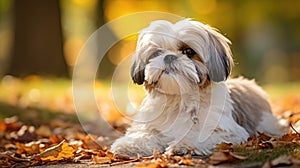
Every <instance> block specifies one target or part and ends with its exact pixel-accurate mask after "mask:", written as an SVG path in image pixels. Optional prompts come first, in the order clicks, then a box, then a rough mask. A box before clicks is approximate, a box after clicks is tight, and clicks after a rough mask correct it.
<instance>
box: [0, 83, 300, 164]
mask: <svg viewBox="0 0 300 168" xmlns="http://www.w3.org/2000/svg"><path fill="white" fill-rule="evenodd" d="M6 80H8V81H2V84H1V86H0V167H28V166H31V167H51V168H53V167H61V166H63V167H72V168H80V167H87V166H89V167H116V168H117V167H209V166H218V167H232V166H234V167H262V166H263V167H273V166H298V165H300V134H299V133H298V130H300V127H299V125H300V124H299V123H300V122H298V121H299V119H300V113H299V112H300V98H299V95H297V93H298V91H299V90H297V89H298V87H297V86H298V85H293V86H291V85H289V87H287V86H284V85H280V86H275V85H271V86H265V87H264V88H265V89H266V90H267V91H268V92H270V93H271V101H272V105H273V109H274V113H275V114H276V115H277V116H278V117H280V118H282V120H283V121H285V122H286V123H289V124H290V129H291V130H294V131H290V133H288V134H286V135H284V136H281V137H273V136H270V135H266V134H260V135H259V136H258V137H251V138H249V140H248V141H247V142H246V143H243V144H240V145H232V144H226V143H222V144H219V145H218V146H217V147H216V149H215V152H214V153H213V154H212V155H210V156H191V155H185V156H169V155H165V154H160V153H158V152H157V151H155V150H154V151H153V156H151V157H147V158H142V157H131V158H130V157H127V156H120V155H118V156H116V155H114V154H113V153H112V152H110V150H109V146H110V144H111V143H112V142H113V141H114V140H115V139H116V137H117V136H116V135H115V134H112V130H107V129H95V127H96V128H99V127H98V126H95V125H97V123H95V122H97V121H89V122H84V123H83V122H79V120H78V116H77V115H76V113H74V107H73V105H72V94H71V93H72V92H71V91H70V90H71V85H70V81H65V80H54V82H53V80H50V81H49V80H46V79H41V78H37V77H33V78H30V79H24V80H19V79H15V78H9V79H6ZM49 83H50V84H53V83H55V85H51V86H49ZM96 90H97V91H98V92H99V93H101V94H100V95H98V96H99V97H100V98H98V99H97V100H98V101H99V103H100V104H101V103H102V104H106V106H108V107H110V108H106V110H108V111H106V112H105V111H104V112H103V113H105V114H110V115H106V116H105V115H104V116H105V117H106V120H107V121H109V122H110V124H111V125H113V126H114V128H115V129H117V130H119V131H121V132H124V130H125V129H126V127H127V126H128V124H127V123H126V122H123V121H124V120H122V119H121V118H120V115H118V113H117V112H116V111H114V110H113V108H111V105H112V103H111V102H110V101H111V100H109V99H108V98H107V97H106V96H105V95H104V94H108V93H109V92H108V90H109V89H108V85H105V84H103V83H97V84H96ZM284 90H285V92H284ZM288 91H289V92H288ZM136 93H138V91H137V92H136ZM103 97H104V98H103ZM136 97H138V96H136ZM83 127H85V128H92V130H94V131H93V132H89V133H87V132H86V131H85V130H84V129H83Z"/></svg>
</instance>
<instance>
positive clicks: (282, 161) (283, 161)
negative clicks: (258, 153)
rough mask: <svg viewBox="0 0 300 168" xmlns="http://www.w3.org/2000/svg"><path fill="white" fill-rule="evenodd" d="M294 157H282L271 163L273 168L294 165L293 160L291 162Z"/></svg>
mask: <svg viewBox="0 0 300 168" xmlns="http://www.w3.org/2000/svg"><path fill="white" fill-rule="evenodd" d="M291 158H292V156H290V155H282V156H279V157H278V158H276V159H274V160H272V161H271V162H270V164H271V166H272V167H275V166H276V167H278V166H289V165H292V164H293V163H292V160H291Z"/></svg>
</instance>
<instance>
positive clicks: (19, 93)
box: [0, 76, 300, 121]
mask: <svg viewBox="0 0 300 168" xmlns="http://www.w3.org/2000/svg"><path fill="white" fill-rule="evenodd" d="M94 86H95V88H94V89H95V95H96V102H97V104H98V107H99V111H101V112H100V113H101V115H102V116H103V117H104V118H105V119H106V120H107V121H115V120H118V119H120V118H122V117H124V115H129V116H131V115H133V114H135V113H136V109H137V108H138V107H139V105H140V104H141V101H142V100H143V98H144V97H145V96H146V93H145V91H144V89H143V87H142V86H139V85H135V84H133V83H130V84H129V86H127V85H124V84H115V85H114V86H113V87H116V90H117V92H118V93H117V95H116V94H115V93H114V95H113V93H112V84H111V82H110V81H96V83H95V85H94ZM263 88H264V89H265V90H266V91H267V92H268V94H269V95H270V98H271V101H272V102H273V104H275V105H277V106H280V111H285V110H287V109H290V110H292V111H297V110H298V109H300V95H299V93H300V82H296V83H282V84H270V85H265V86H263ZM121 92H122V93H121ZM0 103H4V104H8V105H12V106H17V107H20V108H28V107H33V108H37V109H47V110H49V111H55V112H62V113H73V112H74V104H73V95H72V80H70V79H60V78H42V77H38V76H30V77H27V78H25V79H22V80H21V79H18V78H14V77H12V76H5V77H4V78H3V79H2V81H1V84H0Z"/></svg>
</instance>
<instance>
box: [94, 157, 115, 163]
mask: <svg viewBox="0 0 300 168" xmlns="http://www.w3.org/2000/svg"><path fill="white" fill-rule="evenodd" d="M92 160H93V162H94V163H95V164H105V163H111V162H112V160H111V159H110V158H109V157H106V156H104V157H102V156H95V155H93V156H92Z"/></svg>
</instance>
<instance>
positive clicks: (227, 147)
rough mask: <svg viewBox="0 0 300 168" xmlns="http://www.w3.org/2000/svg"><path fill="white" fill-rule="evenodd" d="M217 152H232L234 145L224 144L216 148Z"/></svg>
mask: <svg viewBox="0 0 300 168" xmlns="http://www.w3.org/2000/svg"><path fill="white" fill-rule="evenodd" d="M215 150H216V151H232V144H231V143H225V142H222V143H220V144H218V145H216V147H215Z"/></svg>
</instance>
